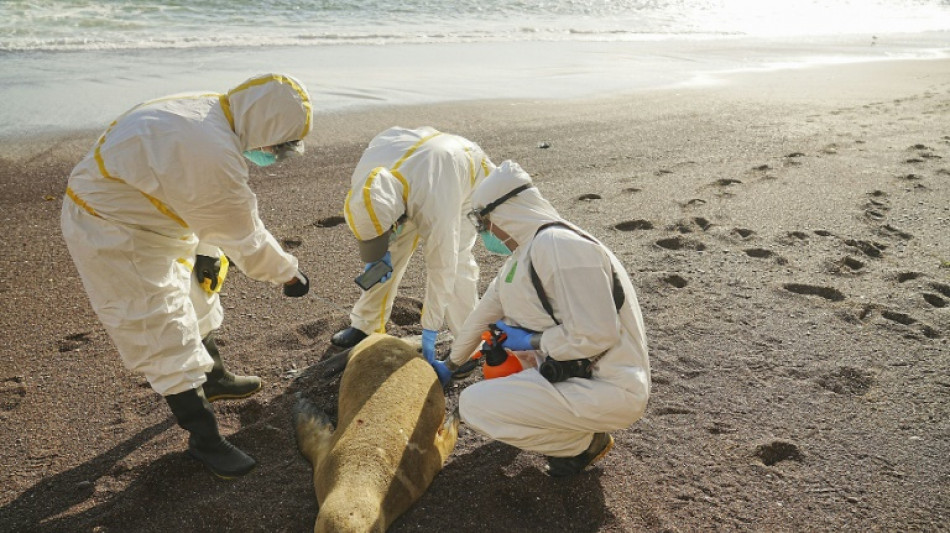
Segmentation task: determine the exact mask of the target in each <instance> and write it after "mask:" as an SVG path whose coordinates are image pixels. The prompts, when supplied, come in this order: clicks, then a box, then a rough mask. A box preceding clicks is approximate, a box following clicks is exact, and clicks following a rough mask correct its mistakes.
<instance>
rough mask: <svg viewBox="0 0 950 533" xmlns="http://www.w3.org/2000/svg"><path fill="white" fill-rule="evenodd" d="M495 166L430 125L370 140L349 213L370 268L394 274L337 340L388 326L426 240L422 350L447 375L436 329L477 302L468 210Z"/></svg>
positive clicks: (342, 342)
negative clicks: (410, 267)
mask: <svg viewBox="0 0 950 533" xmlns="http://www.w3.org/2000/svg"><path fill="white" fill-rule="evenodd" d="M494 168H495V165H494V164H493V163H492V162H491V160H489V159H488V157H487V156H486V155H485V153H484V152H483V151H482V149H481V148H480V147H479V146H478V145H477V144H475V143H473V142H472V141H469V140H467V139H464V138H462V137H459V136H457V135H451V134H448V133H442V132H439V131H436V130H435V129H433V128H430V127H423V128H419V129H406V128H399V127H394V128H390V129H388V130H386V131H384V132H382V133H380V134H379V135H377V136H376V137H374V138H373V139H372V141H370V143H369V147H367V149H366V150H365V151H364V152H363V156H362V157H361V158H360V161H359V163H358V164H357V166H356V170H355V171H354V172H353V178H352V183H351V186H350V192H349V194H347V197H346V203H345V205H344V214H345V216H346V221H347V224H348V225H349V227H350V230H351V231H352V232H353V235H354V236H355V237H356V238H357V240H358V241H359V251H360V258H361V259H362V260H363V262H364V263H365V267H364V272H369V271H371V269H374V267H380V268H383V270H382V272H387V271H391V273H385V274H383V275H382V277H381V279H380V281H379V282H377V283H375V284H374V285H371V286H368V289H367V290H365V292H363V293H362V295H361V296H360V299H359V300H358V301H357V302H356V305H355V306H354V307H353V312H352V313H351V315H350V316H351V326H350V327H348V328H346V329H344V330H342V331H339V332H337V333H336V334H335V335H333V337H332V339H331V342H332V343H333V344H334V345H336V346H340V347H344V348H346V347H350V346H355V345H356V344H357V343H359V342H360V341H361V340H363V339H364V338H365V337H366V336H367V335H368V334H369V333H372V332H379V333H385V331H386V322H387V321H388V320H389V317H390V314H391V313H392V307H393V300H394V299H395V298H396V290H397V288H398V286H399V282H400V281H401V280H402V276H403V274H404V273H405V271H406V267H407V265H408V264H409V259H410V258H411V257H412V254H413V252H414V251H415V249H416V246H418V245H419V244H421V245H422V247H423V252H424V254H425V267H426V290H425V301H424V303H423V308H422V310H423V311H422V328H423V331H422V352H423V355H424V356H425V357H426V360H428V361H429V362H430V363H433V365H434V366H435V368H436V371H437V372H439V373H440V376H439V377H440V380H441V381H442V382H443V384H444V383H447V382H448V380H449V374H448V372H447V371H446V370H445V367H444V366H442V365H441V364H438V365H436V364H435V363H436V358H435V342H436V336H437V334H438V331H439V330H440V329H441V328H442V326H443V324H447V325H448V328H449V330H450V331H452V333H453V334H455V333H457V332H458V331H459V328H461V326H462V323H463V322H464V321H465V318H466V317H468V315H469V313H471V311H472V309H474V308H475V304H476V303H477V302H478V265H477V264H476V262H475V257H474V256H473V255H472V247H473V246H474V245H475V238H476V235H475V229H474V228H473V227H472V226H471V224H469V223H468V222H467V221H466V219H465V216H466V213H467V212H468V210H469V205H470V202H471V195H472V190H473V189H474V188H475V186H476V185H477V184H478V183H480V182H481V181H482V180H483V179H484V178H485V176H487V175H488V174H489V173H490V172H491V171H492V170H494ZM370 283H372V281H371V282H370Z"/></svg>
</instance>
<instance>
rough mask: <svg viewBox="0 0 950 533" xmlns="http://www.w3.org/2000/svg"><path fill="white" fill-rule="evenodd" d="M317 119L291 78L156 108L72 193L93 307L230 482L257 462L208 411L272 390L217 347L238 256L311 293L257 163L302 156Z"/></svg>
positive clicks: (123, 133) (193, 445)
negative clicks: (234, 370)
mask: <svg viewBox="0 0 950 533" xmlns="http://www.w3.org/2000/svg"><path fill="white" fill-rule="evenodd" d="M312 117H313V111H312V108H311V103H310V96H309V94H308V93H307V90H306V88H305V87H304V86H303V85H302V84H301V83H300V82H298V81H297V80H295V79H293V78H291V77H290V76H286V75H281V74H266V75H261V76H257V77H254V78H251V79H249V80H247V81H245V82H244V83H242V84H240V85H238V86H237V87H235V88H234V89H231V90H230V91H228V92H227V93H226V94H217V93H183V94H178V95H173V96H169V97H165V98H159V99H156V100H153V101H149V102H145V103H143V104H141V105H139V106H136V107H135V108H133V109H131V110H130V111H128V112H126V113H125V114H124V115H122V116H120V117H119V118H118V119H116V120H115V121H114V122H113V123H112V124H111V125H110V126H109V127H108V129H107V130H106V131H105V133H103V134H102V135H101V136H100V137H99V139H98V141H97V142H96V143H95V145H94V146H93V148H92V150H91V151H90V152H89V153H88V154H87V155H86V157H85V158H84V159H83V160H82V162H80V163H79V164H78V165H77V166H76V167H75V168H74V169H73V171H72V174H71V175H70V177H69V182H68V187H67V189H66V198H65V200H64V202H63V210H62V231H63V236H64V238H65V240H66V245H67V247H68V248H69V252H70V254H71V255H72V258H73V262H74V263H75V265H76V268H77V270H78V271H79V275H80V277H81V279H82V282H83V285H84V287H85V289H86V292H87V293H88V295H89V299H90V301H91V304H92V307H93V309H94V310H95V312H96V314H97V315H98V317H99V319H100V320H101V321H102V324H103V325H104V326H105V329H106V331H107V332H108V333H109V335H110V337H111V338H112V340H113V342H114V343H115V345H116V347H117V349H118V351H119V354H120V355H121V357H122V360H123V362H124V364H125V365H126V367H127V368H129V369H130V370H132V371H135V372H140V373H142V374H144V375H145V377H146V378H147V379H148V382H149V383H150V384H151V386H152V388H153V389H154V390H155V391H156V392H158V393H159V394H161V395H162V396H164V398H165V400H166V401H167V402H168V405H169V407H170V408H171V411H172V413H173V414H174V415H175V417H176V419H177V421H178V424H179V425H180V426H181V427H182V428H184V429H185V430H187V431H188V432H189V433H190V437H189V444H188V452H189V454H190V455H191V456H193V457H195V458H196V459H198V460H199V461H201V462H202V463H204V464H205V465H206V466H207V467H209V469H210V470H211V471H212V472H213V473H214V474H216V475H218V476H220V477H224V478H231V477H236V476H241V475H244V474H246V473H247V472H249V471H250V470H251V469H252V468H253V467H254V466H255V464H256V462H255V460H254V459H253V458H252V457H250V456H249V455H247V454H245V453H244V452H243V451H241V450H240V449H238V448H236V447H235V446H233V445H232V444H231V443H229V442H228V441H227V440H226V439H224V438H223V437H222V436H221V434H220V433H219V431H218V425H217V421H216V419H215V416H214V412H213V411H212V409H211V406H210V404H209V403H208V400H209V399H218V398H240V397H245V396H248V395H250V394H253V393H254V392H256V391H257V390H258V389H259V388H260V379H259V378H256V377H245V376H235V375H233V374H231V373H230V372H227V371H226V370H224V368H223V364H222V363H221V361H220V355H219V354H218V351H217V348H216V347H215V345H214V342H213V337H211V332H212V331H213V330H214V329H216V328H217V327H219V326H220V325H221V321H222V316H223V312H222V310H221V304H220V301H219V299H218V295H217V293H216V292H215V291H216V290H220V284H221V282H222V281H223V279H222V278H223V274H224V272H223V271H224V270H226V264H227V261H228V258H229V259H230V260H231V261H233V262H234V264H236V265H237V266H238V267H239V268H240V269H241V271H243V272H244V273H245V274H246V275H247V276H249V277H251V278H253V279H256V280H260V281H266V282H271V283H275V284H282V285H283V290H284V293H285V294H286V295H287V296H293V297H297V296H303V295H304V294H306V293H307V291H308V290H309V280H307V277H306V276H305V275H303V273H301V272H300V270H299V269H298V265H297V259H296V258H295V257H294V256H292V255H290V254H288V253H286V252H285V251H284V250H282V249H281V246H280V244H279V243H278V242H277V241H276V239H274V237H273V236H272V235H271V234H270V232H269V231H268V230H267V229H266V228H265V227H264V224H263V223H262V222H261V219H260V217H259V216H258V208H257V197H256V195H255V194H254V193H253V192H252V191H251V189H250V188H249V186H248V167H247V163H246V160H250V161H252V162H254V163H255V164H258V165H267V164H270V163H273V162H275V161H276V160H277V159H280V158H281V157H282V156H283V155H284V154H286V153H289V152H293V151H297V152H299V151H302V148H303V146H302V139H303V138H304V137H305V136H306V135H307V134H308V133H309V132H310V131H311V129H312ZM222 263H224V264H222ZM193 269H195V273H194V274H193V273H192V271H193ZM202 285H203V286H202Z"/></svg>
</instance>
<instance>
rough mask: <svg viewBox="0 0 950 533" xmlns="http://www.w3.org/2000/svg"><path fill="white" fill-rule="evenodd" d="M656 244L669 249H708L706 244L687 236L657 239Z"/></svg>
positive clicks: (698, 250)
mask: <svg viewBox="0 0 950 533" xmlns="http://www.w3.org/2000/svg"><path fill="white" fill-rule="evenodd" d="M656 245H657V246H659V247H660V248H665V249H667V250H693V251H697V252H701V251H703V250H705V249H706V245H705V244H703V243H701V242H699V241H697V240H693V239H687V238H685V237H670V238H668V239H660V240H658V241H656Z"/></svg>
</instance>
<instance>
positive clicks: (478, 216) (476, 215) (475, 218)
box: [466, 184, 534, 233]
mask: <svg viewBox="0 0 950 533" xmlns="http://www.w3.org/2000/svg"><path fill="white" fill-rule="evenodd" d="M531 187H534V185H530V184H526V185H522V186H520V187H516V188H514V189H513V190H511V191H510V192H508V193H507V194H505V195H504V196H502V197H501V198H499V199H497V200H495V201H494V202H491V203H490V204H488V205H486V206H485V207H483V208H481V209H472V210H471V211H469V212H468V214H467V215H466V216H467V217H468V221H469V222H471V223H472V225H473V226H475V230H476V231H478V232H479V233H481V232H483V231H488V218H487V217H488V214H489V213H491V212H492V211H494V210H495V208H496V207H498V206H499V205H501V204H503V203H505V202H507V201H508V200H511V199H512V198H514V197H515V196H518V195H519V194H521V192H522V191H526V190H528V189H530V188H531Z"/></svg>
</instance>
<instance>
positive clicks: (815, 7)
mask: <svg viewBox="0 0 950 533" xmlns="http://www.w3.org/2000/svg"><path fill="white" fill-rule="evenodd" d="M948 51H950V0H757V1H756V0H615V1H610V0H551V1H535V2H528V1H512V0H482V1H472V0H469V1H461V0H387V1H382V0H364V1H357V0H349V1H331V0H264V1H251V0H195V1H190V0H176V1H158V0H110V1H90V0H2V1H0V99H2V101H4V102H6V104H7V105H5V106H0V137H3V136H10V135H24V134H30V133H35V132H47V131H56V130H62V129H76V128H96V127H99V126H100V125H102V124H106V123H108V122H109V121H110V120H111V119H112V118H114V116H115V115H117V114H119V113H121V112H122V111H124V110H125V109H127V108H128V107H130V106H132V105H135V104H136V103H138V102H140V101H143V100H147V99H149V98H154V97H156V96H161V95H164V94H168V93H173V92H179V91H185V90H216V91H225V90H227V88H229V87H231V86H233V85H236V84H237V83H239V82H240V81H242V80H243V79H246V78H248V77H250V76H252V75H255V74H257V73H260V72H266V71H275V70H276V71H282V72H286V73H289V74H292V75H295V76H296V77H298V78H299V79H301V80H302V81H303V82H304V83H305V84H306V85H307V86H308V88H309V89H310V91H311V92H312V93H313V96H314V100H315V102H316V103H317V104H318V107H317V110H318V111H317V112H318V113H319V112H333V111H338V110H345V109H348V108H353V107H365V106H371V105H380V104H383V105H401V104H415V103H424V102H434V101H454V100H468V99H474V98H559V97H575V96H583V95H588V94H596V93H608V92H622V91H629V90H637V89H641V88H646V87H660V86H667V85H675V84H678V83H689V82H690V81H691V80H692V81H695V80H700V79H703V80H709V79H711V77H714V76H715V74H716V73H720V72H729V71H736V70H749V69H763V68H787V67H790V66H800V65H805V64H816V63H834V62H850V61H867V60H880V59H895V58H917V57H942V56H945V55H947V53H948Z"/></svg>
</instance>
